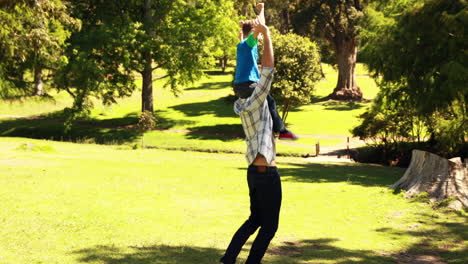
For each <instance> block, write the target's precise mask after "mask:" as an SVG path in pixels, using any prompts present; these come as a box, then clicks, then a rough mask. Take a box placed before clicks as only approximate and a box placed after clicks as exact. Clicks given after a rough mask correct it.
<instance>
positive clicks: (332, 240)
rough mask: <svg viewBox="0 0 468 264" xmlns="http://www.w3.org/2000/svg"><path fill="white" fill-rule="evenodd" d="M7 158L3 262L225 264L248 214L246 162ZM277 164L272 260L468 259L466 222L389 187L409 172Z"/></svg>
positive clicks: (80, 150) (64, 151)
mask: <svg viewBox="0 0 468 264" xmlns="http://www.w3.org/2000/svg"><path fill="white" fill-rule="evenodd" d="M26 142H29V143H30V144H32V146H34V145H37V146H40V148H39V150H40V149H47V150H48V151H37V150H34V151H31V150H28V149H25V148H22V147H20V146H22V144H24V143H26ZM50 150H53V151H50ZM0 151H1V153H2V155H1V156H0V201H1V204H2V206H1V207H0V223H1V225H2V228H1V229H0V252H1V253H2V254H1V255H0V263H16V264H23V263H24V264H30V263H50V264H54V263H57V264H58V263H60V264H71V263H73V264H75V263H94V264H98V263H99V264H115V263H124V264H131V263H133V264H135V263H163V264H185V263H187V264H189V263H193V264H195V263H216V261H217V259H218V258H219V257H220V256H221V254H222V252H223V250H224V249H225V248H226V246H227V244H228V243H229V240H230V239H231V236H232V235H233V233H234V232H235V230H236V228H237V227H238V226H239V225H240V224H241V223H242V221H243V220H245V218H246V217H247V216H248V189H247V186H246V185H247V184H246V178H245V167H246V164H245V159H244V157H243V155H241V154H210V153H194V152H181V151H165V150H151V149H145V150H141V149H139V150H128V149H122V147H120V146H99V145H84V144H72V143H58V142H51V141H38V140H28V139H19V138H0ZM278 166H279V167H280V174H281V175H282V181H283V203H282V209H281V220H280V228H279V230H278V232H277V235H276V237H275V239H274V240H273V243H272V245H271V247H270V251H269V253H267V255H266V257H265V263H276V264H280V263H281V264H293V263H294V264H297V263H317V264H318V263H359V264H382V263H392V264H396V263H397V262H396V260H395V259H393V258H391V257H390V256H389V254H391V253H398V252H400V251H407V250H410V251H411V250H412V251H416V250H418V249H419V250H422V249H424V247H426V248H429V249H428V250H430V252H433V250H438V252H439V253H440V254H441V255H442V256H443V257H444V259H445V261H447V263H449V264H455V263H457V264H462V263H463V260H464V259H465V260H466V257H468V256H467V253H466V251H464V250H463V249H464V247H466V246H467V242H466V241H467V239H468V237H467V234H466V228H465V227H466V216H463V214H459V215H457V214H454V213H444V214H442V213H441V212H440V211H434V210H433V209H431V208H430V207H429V206H428V205H427V204H419V203H412V202H410V201H408V200H406V199H404V198H403V196H402V195H401V194H400V195H395V194H393V193H391V192H390V191H389V190H387V187H388V186H389V185H390V184H391V183H393V182H394V181H396V180H397V179H398V178H399V177H400V176H401V175H402V173H403V170H402V169H398V168H388V167H381V166H370V165H358V164H352V165H338V164H316V163H307V162H303V160H300V159H297V158H284V157H279V158H278ZM463 230H464V231H463ZM421 244H424V246H420V245H421ZM443 246H446V247H445V248H446V249H444V250H440V248H444V247H443ZM246 249H248V247H246ZM246 255H247V251H243V252H242V253H241V256H240V258H241V259H245V257H246Z"/></svg>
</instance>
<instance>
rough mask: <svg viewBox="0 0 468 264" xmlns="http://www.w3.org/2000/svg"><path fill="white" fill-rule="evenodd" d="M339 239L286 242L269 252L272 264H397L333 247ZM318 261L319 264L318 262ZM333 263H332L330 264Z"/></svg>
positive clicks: (368, 253)
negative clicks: (323, 263)
mask: <svg viewBox="0 0 468 264" xmlns="http://www.w3.org/2000/svg"><path fill="white" fill-rule="evenodd" d="M336 241H338V239H331V238H318V239H310V240H300V241H294V242H284V243H283V245H281V246H277V247H272V248H271V249H269V250H268V253H269V254H270V255H273V256H274V257H273V259H272V261H271V263H274V264H299V263H310V261H314V262H313V263H321V262H320V261H324V262H326V263H335V264H396V263H397V262H396V261H395V260H394V259H393V258H392V257H390V256H384V255H381V254H379V253H377V252H374V251H370V250H352V249H344V248H339V247H336V246H334V245H333V243H334V242H336ZM316 261H318V262H316ZM330 261H331V262H330Z"/></svg>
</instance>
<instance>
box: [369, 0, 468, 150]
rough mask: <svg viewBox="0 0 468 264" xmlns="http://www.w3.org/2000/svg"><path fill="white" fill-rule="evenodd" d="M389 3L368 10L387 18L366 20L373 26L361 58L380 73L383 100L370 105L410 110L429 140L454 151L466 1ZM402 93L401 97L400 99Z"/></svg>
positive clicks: (465, 63)
mask: <svg viewBox="0 0 468 264" xmlns="http://www.w3.org/2000/svg"><path fill="white" fill-rule="evenodd" d="M392 3H393V6H385V5H384V6H381V7H380V9H378V8H377V9H375V10H372V12H379V14H380V16H381V19H380V21H383V20H387V21H390V22H386V23H384V24H382V23H380V24H379V23H378V22H379V21H377V23H376V21H369V22H370V23H371V22H373V24H372V23H371V25H373V26H374V27H369V29H374V31H371V30H369V31H370V32H369V33H367V35H366V36H368V38H367V39H366V41H367V43H366V53H365V54H366V61H367V62H368V64H369V68H370V70H371V71H372V72H373V73H374V74H375V75H376V76H381V80H380V83H381V85H380V88H381V92H380V93H381V94H380V97H384V98H385V100H386V101H388V102H389V103H388V104H386V105H379V103H380V102H379V101H377V102H376V103H375V106H374V107H379V108H381V109H389V107H388V106H389V105H394V108H395V109H396V110H398V111H400V112H405V111H406V112H407V113H414V115H415V116H418V117H419V118H420V119H421V120H423V123H424V129H425V130H427V131H428V132H429V134H430V139H431V142H432V143H437V145H438V147H439V149H441V150H443V151H445V152H446V153H450V152H453V151H456V150H457V149H459V148H460V147H461V146H462V145H463V144H466V140H467V138H468V117H467V116H468V115H467V113H468V89H466V84H467V83H468V54H467V53H466V43H467V42H468V36H467V34H466V30H465V25H466V23H467V21H468V8H467V3H466V1H464V0H455V1H443V0H425V1H423V2H419V1H418V2H416V3H414V4H410V5H407V6H403V5H401V1H400V2H399V1H393V2H392ZM382 25H383V26H382ZM421 25H424V26H421ZM378 78H380V77H378ZM402 98H404V101H405V102H407V103H405V104H402V103H401V101H402ZM387 118H391V117H387ZM408 129H409V128H408Z"/></svg>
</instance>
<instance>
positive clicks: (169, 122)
mask: <svg viewBox="0 0 468 264" xmlns="http://www.w3.org/2000/svg"><path fill="white" fill-rule="evenodd" d="M166 113H167V111H165V110H156V111H154V115H155V116H156V127H157V128H158V129H170V128H173V127H175V126H178V125H182V126H185V125H193V124H195V123H196V122H195V121H192V120H184V119H179V120H174V119H171V118H167V117H166Z"/></svg>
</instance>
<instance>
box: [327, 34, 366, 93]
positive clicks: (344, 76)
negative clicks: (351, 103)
mask: <svg viewBox="0 0 468 264" xmlns="http://www.w3.org/2000/svg"><path fill="white" fill-rule="evenodd" d="M335 51H336V57H337V63H338V82H337V84H336V87H335V90H333V93H332V94H330V95H329V97H330V98H331V99H335V100H361V99H362V92H361V89H360V88H359V86H358V85H357V83H356V71H355V68H356V58H357V45H356V41H355V40H344V41H339V42H338V44H337V45H335Z"/></svg>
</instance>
